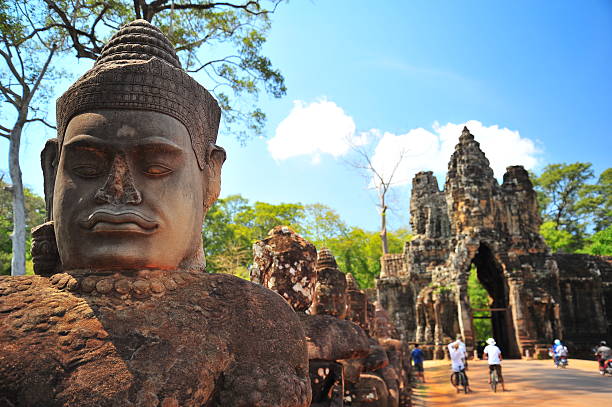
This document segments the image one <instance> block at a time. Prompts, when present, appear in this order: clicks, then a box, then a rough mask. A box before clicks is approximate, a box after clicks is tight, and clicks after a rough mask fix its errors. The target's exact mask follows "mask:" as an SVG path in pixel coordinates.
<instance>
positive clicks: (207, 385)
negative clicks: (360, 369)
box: [0, 20, 311, 407]
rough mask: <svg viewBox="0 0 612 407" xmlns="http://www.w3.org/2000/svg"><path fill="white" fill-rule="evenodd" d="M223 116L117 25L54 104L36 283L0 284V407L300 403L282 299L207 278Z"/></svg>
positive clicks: (146, 35)
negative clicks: (207, 229) (54, 135)
mask: <svg viewBox="0 0 612 407" xmlns="http://www.w3.org/2000/svg"><path fill="white" fill-rule="evenodd" d="M219 119H220V110H219V107H218V105H217V103H216V101H215V100H214V99H213V98H212V96H211V95H210V94H209V93H208V92H207V91H206V90H205V89H204V88H202V87H201V86H200V85H199V84H198V83H197V82H195V81H194V80H193V79H192V78H190V77H189V76H188V75H187V74H186V73H185V72H184V71H183V70H182V69H181V67H180V63H179V61H178V59H177V58H176V55H175V53H174V50H173V49H172V46H171V45H170V43H169V42H168V40H167V39H166V38H165V37H164V36H163V34H162V33H161V32H160V31H159V30H157V29H156V28H155V27H153V26H152V25H150V24H149V23H147V22H146V21H143V20H137V21H134V22H132V23H130V24H128V25H126V26H124V27H123V28H122V29H121V30H120V31H119V32H118V33H117V34H116V35H115V36H114V37H113V38H112V39H111V40H110V42H109V43H108V44H107V46H106V47H105V48H104V50H103V52H102V54H101V57H100V58H99V59H98V61H97V62H96V64H95V65H94V67H93V68H92V69H91V70H90V71H89V72H87V73H86V74H85V75H84V76H83V77H81V78H80V79H79V80H78V81H77V82H76V83H75V84H74V85H73V86H71V87H70V88H69V89H68V91H67V92H66V93H65V94H64V95H63V96H62V97H61V98H60V99H59V100H58V103H57V124H58V139H57V140H55V139H54V140H50V141H49V142H48V143H47V145H46V147H45V150H44V151H43V154H42V162H43V171H44V176H45V195H46V201H47V212H48V214H49V219H48V220H49V222H47V223H46V224H44V225H42V226H41V227H39V228H37V229H36V230H35V231H34V238H35V242H34V245H33V246H34V247H33V257H34V261H35V270H36V273H37V274H39V276H26V277H2V278H0V405H3V406H4V405H8V406H143V407H144V406H151V407H153V406H162V407H170V406H224V407H225V406H270V407H272V406H274V407H279V406H287V407H294V406H295V407H302V406H308V405H309V404H310V398H311V395H310V383H309V376H308V359H307V350H306V342H305V338H304V331H303V329H302V326H301V324H300V321H299V319H298V317H297V316H296V315H295V313H294V311H293V310H292V309H291V307H290V306H289V305H288V304H287V303H286V302H285V301H284V300H283V299H282V298H281V297H280V296H279V295H278V294H276V293H274V292H272V291H270V290H268V289H265V288H263V287H262V286H260V285H257V284H252V283H250V282H247V281H244V280H241V279H238V278H235V277H233V276H228V275H220V274H206V273H205V264H204V255H203V250H202V240H201V239H202V238H201V225H202V222H203V218H204V215H205V213H206V211H207V210H208V208H209V207H210V205H212V203H213V202H214V201H215V200H216V198H217V197H218V194H219V189H220V170H221V166H222V164H223V161H224V160H225V152H224V151H223V149H221V148H220V147H217V146H216V145H215V144H214V143H215V140H216V136H217V129H218V124H219Z"/></svg>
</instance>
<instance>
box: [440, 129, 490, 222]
mask: <svg viewBox="0 0 612 407" xmlns="http://www.w3.org/2000/svg"><path fill="white" fill-rule="evenodd" d="M497 187H498V185H497V181H496V180H495V177H494V176H493V170H492V169H491V166H490V165H489V160H488V159H487V157H486V156H485V154H484V153H483V151H482V150H481V149H480V143H478V142H477V141H476V140H475V139H474V136H473V135H472V134H471V133H470V131H469V129H468V128H467V127H464V128H463V131H462V132H461V136H460V137H459V143H458V144H457V145H456V146H455V152H454V153H453V155H452V156H451V159H450V162H449V163H448V173H447V174H446V185H445V189H444V192H445V194H446V201H447V203H448V209H449V214H451V216H452V218H453V219H452V220H451V223H452V224H453V226H454V227H455V229H456V232H458V233H463V232H467V230H466V228H474V227H481V228H482V227H485V228H493V227H494V220H493V218H494V216H493V215H494V213H493V212H494V211H495V208H493V207H492V205H491V202H492V197H493V195H494V194H495V191H496V189H497Z"/></svg>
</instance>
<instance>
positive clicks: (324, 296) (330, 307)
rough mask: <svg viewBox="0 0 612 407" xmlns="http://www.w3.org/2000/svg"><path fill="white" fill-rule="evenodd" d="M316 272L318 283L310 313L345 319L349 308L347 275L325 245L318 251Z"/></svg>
mask: <svg viewBox="0 0 612 407" xmlns="http://www.w3.org/2000/svg"><path fill="white" fill-rule="evenodd" d="M316 273H317V283H316V284H315V293H314V300H313V302H312V305H311V307H310V314H312V315H318V314H325V315H332V316H335V317H338V318H340V319H343V318H344V317H346V314H347V310H348V300H347V283H346V276H345V275H344V273H343V272H341V271H340V270H338V264H337V263H336V259H335V258H334V255H333V254H332V253H331V251H329V249H327V248H325V247H324V248H322V249H321V250H319V252H318V259H317V265H316Z"/></svg>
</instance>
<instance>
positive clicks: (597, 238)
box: [579, 226, 612, 256]
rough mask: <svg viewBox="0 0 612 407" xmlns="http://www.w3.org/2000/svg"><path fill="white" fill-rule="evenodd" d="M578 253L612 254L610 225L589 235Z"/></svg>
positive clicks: (611, 227)
mask: <svg viewBox="0 0 612 407" xmlns="http://www.w3.org/2000/svg"><path fill="white" fill-rule="evenodd" d="M579 253H586V254H596V255H599V256H612V226H608V228H606V229H604V230H600V231H599V232H597V233H595V234H594V235H593V236H590V237H589V238H588V239H587V245H586V246H585V248H584V249H582V250H580V251H579Z"/></svg>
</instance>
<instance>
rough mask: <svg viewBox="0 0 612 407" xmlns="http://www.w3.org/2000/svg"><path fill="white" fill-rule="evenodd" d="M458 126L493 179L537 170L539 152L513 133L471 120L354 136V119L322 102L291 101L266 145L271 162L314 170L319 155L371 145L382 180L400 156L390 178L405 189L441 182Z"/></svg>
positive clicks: (458, 131)
mask: <svg viewBox="0 0 612 407" xmlns="http://www.w3.org/2000/svg"><path fill="white" fill-rule="evenodd" d="M463 126H467V127H468V128H469V129H470V132H471V133H472V134H473V135H474V137H475V139H476V141H478V142H479V143H480V146H481V149H482V151H484V153H485V155H486V156H487V158H488V159H489V162H490V165H491V168H492V169H493V172H494V173H495V176H496V177H497V178H498V179H501V177H502V176H503V174H504V172H505V171H506V167H507V166H509V165H523V166H524V167H525V168H527V169H531V168H534V167H535V166H536V165H537V164H538V158H537V156H538V154H539V150H538V149H537V147H536V145H535V143H534V142H533V141H532V140H530V139H528V138H524V137H521V135H520V133H519V132H518V131H517V130H510V129H508V128H500V127H499V126H498V125H492V126H485V125H483V124H482V123H481V122H479V121H477V120H470V121H468V122H465V123H458V124H454V123H447V124H445V125H440V124H439V123H438V122H435V123H433V125H432V129H431V130H428V129H424V128H420V127H419V128H415V129H411V130H409V131H408V132H407V133H404V134H399V135H397V134H394V133H389V132H384V131H381V130H379V129H371V130H369V131H367V132H362V133H359V134H356V125H355V121H354V120H353V118H352V117H351V116H349V115H347V114H346V113H345V112H344V110H343V109H342V108H341V107H339V106H338V105H336V104H335V103H334V102H332V101H329V100H327V99H321V100H319V101H317V102H313V103H306V102H303V101H300V100H297V101H294V102H293V109H292V110H291V112H290V113H289V115H288V116H287V117H286V118H285V119H284V120H283V121H282V122H281V123H280V124H279V125H278V127H277V128H276V133H275V135H274V137H272V138H271V139H270V140H269V141H268V151H269V152H270V154H271V155H272V157H273V158H274V159H276V160H286V159H288V158H291V157H298V156H309V157H310V159H311V163H312V164H313V165H316V164H318V163H319V162H320V161H321V158H322V156H323V155H324V154H329V155H331V156H333V157H340V156H344V155H347V154H348V153H349V152H350V150H351V145H355V146H362V145H366V144H370V143H374V144H373V145H371V146H370V147H372V150H373V155H372V162H373V164H374V167H375V168H376V169H377V170H378V171H379V172H380V173H382V174H383V177H384V178H385V179H387V178H388V176H389V175H390V174H391V172H392V171H393V168H394V166H395V165H396V163H397V161H398V157H399V154H400V153H402V154H404V157H405V158H404V159H403V161H402V163H401V164H400V166H399V167H398V168H397V170H396V172H395V176H394V180H395V181H394V184H395V185H403V184H409V183H410V182H411V181H412V178H413V177H414V175H415V174H416V173H417V172H419V171H433V172H434V173H435V174H436V175H440V176H442V177H444V176H445V175H446V170H447V166H448V161H449V160H450V157H451V155H452V153H453V151H454V149H455V146H456V145H457V143H458V142H459V136H460V135H461V131H462V130H463Z"/></svg>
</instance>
